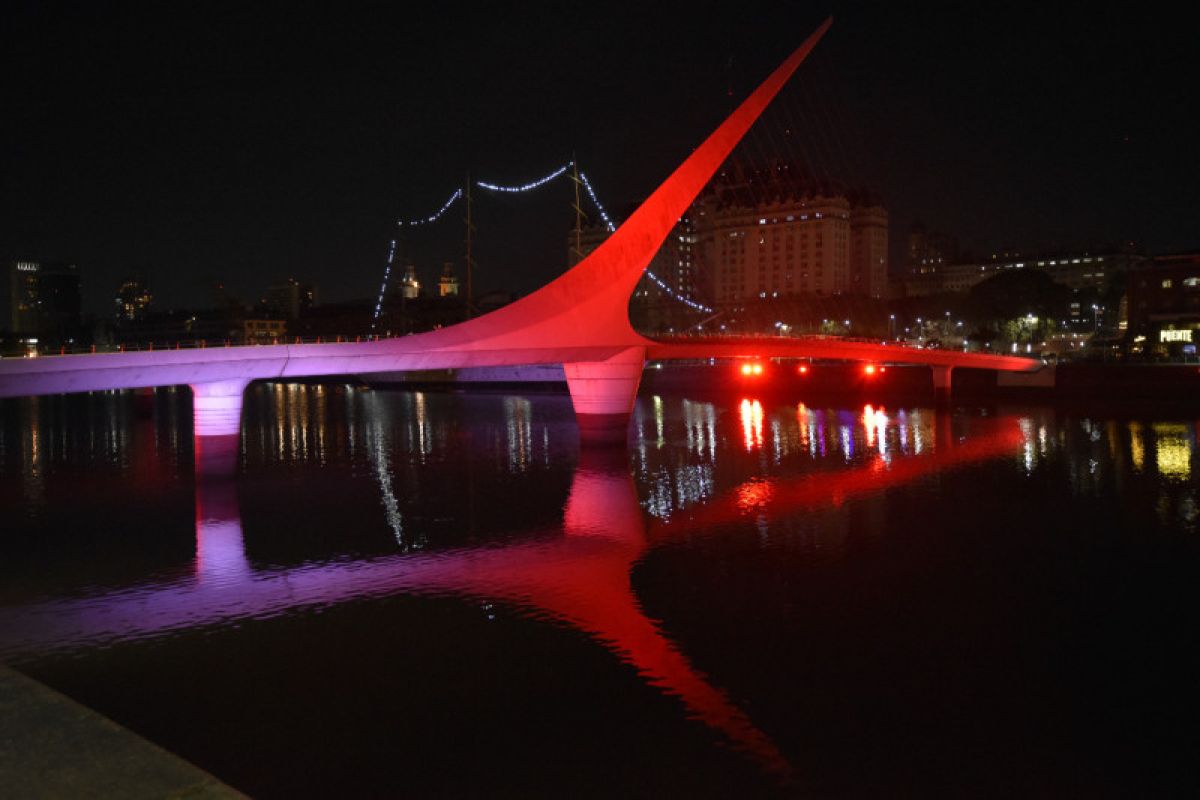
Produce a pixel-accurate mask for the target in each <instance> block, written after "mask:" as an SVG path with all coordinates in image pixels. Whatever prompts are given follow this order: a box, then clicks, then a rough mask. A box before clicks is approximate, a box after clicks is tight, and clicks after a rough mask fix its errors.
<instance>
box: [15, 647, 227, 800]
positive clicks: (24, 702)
mask: <svg viewBox="0 0 1200 800" xmlns="http://www.w3.org/2000/svg"><path fill="white" fill-rule="evenodd" d="M0 796H3V797H14V798H15V797H20V798H87V797H103V798H126V797H128V798H150V797H162V798H222V799H224V798H241V797H244V795H242V794H241V793H240V792H237V791H235V790H234V789H231V788H229V787H228V786H226V785H225V784H223V783H221V782H220V781H218V780H217V779H216V778H214V777H213V776H211V775H209V774H208V773H207V772H204V771H203V770H201V769H200V768H198V767H196V766H193V765H192V764H189V763H188V762H186V761H184V760H183V759H181V758H179V757H178V756H175V755H172V754H171V753H168V752H167V751H166V750H163V749H162V748H161V747H159V746H157V745H155V744H152V743H151V742H148V741H146V740H145V739H143V738H142V737H140V736H138V735H137V734H135V733H132V732H130V731H128V730H126V729H125V728H122V727H121V726H120V725H118V724H117V723H115V722H113V721H112V720H110V719H107V718H106V717H103V716H101V715H99V714H97V713H96V712H94V711H92V710H90V709H88V708H85V707H84V706H81V705H80V704H78V703H76V702H75V701H74V700H71V699H70V698H68V697H64V696H63V695H61V694H59V693H58V692H56V691H54V690H53V689H50V688H48V687H46V686H43V685H42V684H40V683H38V682H37V681H35V680H33V679H31V678H28V677H26V676H24V675H22V674H20V673H19V672H16V671H14V670H12V669H9V668H8V667H4V666H0Z"/></svg>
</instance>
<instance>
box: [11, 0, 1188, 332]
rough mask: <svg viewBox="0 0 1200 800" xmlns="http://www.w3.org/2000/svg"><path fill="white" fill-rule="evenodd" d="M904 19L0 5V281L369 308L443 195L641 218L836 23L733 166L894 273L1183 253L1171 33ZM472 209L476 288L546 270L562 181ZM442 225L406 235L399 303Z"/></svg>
mask: <svg viewBox="0 0 1200 800" xmlns="http://www.w3.org/2000/svg"><path fill="white" fill-rule="evenodd" d="M251 5H253V6H254V7H253V8H250V7H248V6H251ZM649 5H654V6H655V8H653V9H649V8H646V7H645V6H649ZM905 5H907V4H888V5H886V6H879V7H876V5H875V4H860V5H848V4H833V6H832V7H831V6H830V5H829V4H810V3H802V2H801V3H783V2H775V3H755V2H740V3H723V4H719V5H707V4H700V3H695V4H687V5H674V4H665V3H664V4H648V3H647V4H638V5H631V4H617V3H599V2H597V3H590V4H579V5H575V4H544V5H541V4H531V5H523V6H521V7H520V8H519V9H518V10H513V9H511V8H509V7H507V6H506V5H504V4H493V5H492V7H491V8H490V9H489V10H487V11H483V12H475V11H467V8H466V6H465V5H458V4H453V3H446V4H437V3H430V4H427V5H425V6H418V7H410V4H407V3H388V4H379V5H357V4H355V5H349V4H337V6H336V7H334V6H333V5H332V4H331V5H330V6H329V7H327V8H326V9H325V10H321V11H311V10H305V9H302V8H299V7H298V6H296V5H292V4H288V5H277V6H274V5H267V4H261V5H260V4H228V5H227V4H223V3H210V2H205V3H183V2H176V3H163V4H154V5H139V4H133V3H121V4H113V5H111V6H110V5H107V4H83V3H77V4H52V3H20V2H13V3H7V4H5V10H4V11H3V12H0V14H2V15H3V16H2V17H0V29H3V30H4V32H5V35H4V37H3V39H4V41H3V47H2V48H0V50H2V51H3V55H0V58H2V59H3V71H2V73H0V74H2V75H3V78H2V79H0V80H2V83H0V87H2V88H0V91H2V94H0V108H2V109H3V112H4V113H3V124H2V125H0V144H2V151H0V220H2V221H0V258H2V259H4V260H10V259H42V260H51V261H52V260H71V261H75V262H76V263H78V264H79V266H80V269H81V271H82V274H83V276H84V277H83V281H84V299H85V307H86V308H87V310H90V311H93V312H96V313H108V310H109V306H110V304H111V298H112V297H113V294H114V292H115V289H116V287H117V285H118V283H119V282H120V280H121V279H122V278H123V277H125V276H126V275H127V274H130V273H132V272H142V273H143V274H148V275H149V277H150V280H151V285H152V289H153V290H154V292H155V295H156V306H157V307H159V308H169V307H179V306H207V305H210V304H211V303H212V298H213V295H212V292H211V290H210V287H211V286H212V285H213V284H215V283H217V282H224V283H225V284H226V286H227V287H228V288H229V290H231V291H232V292H233V294H234V295H236V296H237V297H239V298H240V299H242V300H243V301H246V302H250V301H253V300H255V299H257V298H258V297H259V296H261V294H262V291H263V289H264V288H265V287H266V285H267V284H269V283H271V282H275V281H279V280H281V279H283V278H286V277H288V276H289V275H292V276H295V277H296V278H298V279H301V280H304V281H312V282H315V283H316V284H317V285H318V286H319V288H320V293H321V298H322V300H325V301H337V300H345V299H351V298H366V297H370V296H373V295H374V293H375V291H376V290H377V289H378V285H379V281H380V278H381V276H382V272H383V266H384V261H385V258H386V254H387V245H388V240H389V239H390V238H391V237H392V235H393V234H394V232H395V231H396V226H395V220H396V219H398V218H414V217H419V216H425V215H427V214H429V213H431V212H432V211H434V210H435V209H436V208H437V207H438V206H440V205H441V203H442V202H443V201H444V200H445V199H446V198H447V197H448V196H449V195H450V193H451V192H452V191H453V189H454V188H455V187H456V186H457V185H460V184H461V182H462V180H463V178H464V176H465V175H466V174H467V173H468V172H469V173H470V174H471V175H472V177H477V178H480V179H483V180H490V181H494V182H497V183H523V182H526V181H528V180H532V179H534V178H537V177H540V176H541V175H543V174H545V173H547V172H549V171H550V170H552V169H553V168H555V167H557V166H558V165H560V164H562V163H563V162H565V161H566V160H567V159H569V158H570V157H571V155H572V153H574V154H576V155H577V157H578V160H579V162H580V164H581V166H582V168H583V169H584V170H585V171H586V172H587V173H588V175H589V177H590V178H591V180H592V182H593V184H594V185H595V187H596V189H597V191H598V192H599V194H600V196H601V199H602V200H603V201H604V202H605V203H606V204H607V205H608V206H609V207H610V210H612V211H617V210H619V209H621V208H623V207H625V206H627V204H628V203H630V202H631V201H636V200H637V199H639V198H641V197H643V196H644V195H645V194H646V193H648V192H649V191H651V190H652V189H653V188H654V187H655V186H656V185H657V184H658V182H660V181H661V180H662V179H663V178H664V177H665V176H666V175H667V174H668V173H669V171H670V170H671V169H672V168H673V167H674V166H676V165H677V164H678V162H680V161H681V160H682V159H683V158H684V157H685V156H686V155H687V153H688V152H689V151H690V150H691V148H692V147H694V146H695V145H696V144H698V143H699V142H700V141H701V140H702V139H703V137H704V136H706V135H707V134H708V133H709V132H710V131H711V129H712V128H713V127H714V126H715V125H717V124H718V123H719V122H720V121H721V119H723V117H724V115H725V114H726V113H727V112H728V111H729V110H731V108H732V107H733V104H734V102H735V101H736V100H740V99H742V98H743V97H744V96H745V94H746V93H747V92H748V91H750V90H751V89H752V88H753V86H754V85H755V84H757V82H758V81H759V80H761V79H762V78H763V77H765V76H766V74H767V73H768V72H769V71H770V70H771V69H772V68H773V67H774V66H775V65H776V64H777V63H778V62H779V61H781V60H782V59H783V58H784V57H785V56H786V55H787V54H788V53H789V52H790V51H791V50H792V49H793V48H794V47H796V46H797V45H798V44H799V43H800V42H801V41H802V40H803V39H804V38H805V37H806V36H807V35H808V33H809V32H811V30H812V29H813V28H815V27H816V26H817V25H818V24H819V23H820V22H821V20H822V19H823V18H824V17H825V16H826V15H827V14H829V13H830V12H832V13H833V14H834V24H833V28H832V29H831V30H830V33H829V34H828V36H827V37H826V38H825V40H824V41H823V42H822V43H821V44H820V45H819V46H818V48H817V50H816V52H815V53H814V55H813V57H812V58H811V59H810V60H809V62H808V63H806V64H805V65H804V66H802V67H801V69H800V71H799V72H798V73H797V75H796V77H795V78H794V79H793V82H792V84H790V85H789V87H788V88H787V90H785V92H784V94H783V95H781V97H780V99H779V100H778V101H777V107H776V108H774V109H772V111H771V113H770V114H768V116H767V117H765V118H764V121H763V122H762V123H761V124H760V126H758V128H757V129H756V130H755V131H754V132H753V133H752V135H751V137H750V138H749V141H748V142H747V143H746V145H745V146H744V147H743V148H742V155H743V156H745V157H749V158H764V157H765V158H772V157H791V158H796V159H799V160H800V161H802V162H803V163H805V164H806V165H807V167H808V168H809V169H810V170H811V171H812V172H814V173H815V174H816V175H817V176H818V177H827V178H830V179H833V180H839V181H843V182H847V183H850V184H854V185H865V186H868V187H871V188H873V189H875V190H876V191H877V192H879V194H881V195H882V197H883V198H884V200H885V202H886V204H887V205H888V207H889V209H890V211H891V219H892V239H893V248H892V251H893V256H894V258H895V257H898V256H899V254H900V248H901V246H902V241H903V235H904V233H905V231H906V230H907V227H908V225H909V223H910V222H911V221H912V220H913V219H917V218H919V219H921V220H922V221H923V222H925V224H926V225H927V226H929V227H931V228H935V229H940V230H944V231H946V232H948V233H951V234H953V235H955V236H957V237H958V238H959V240H960V242H961V243H962V245H963V246H965V247H968V248H970V249H972V250H973V251H975V252H976V253H977V254H982V253H988V252H991V251H992V250H996V249H1001V248H1006V247H1015V248H1020V249H1022V250H1024V251H1029V250H1034V249H1038V248H1052V247H1084V246H1092V247H1094V246H1097V245H1103V244H1106V243H1114V242H1122V241H1126V242H1128V241H1133V242H1135V243H1136V244H1137V245H1138V246H1141V247H1144V248H1145V249H1146V250H1148V251H1150V252H1160V251H1179V250H1186V249H1190V248H1197V247H1200V235H1198V231H1197V221H1198V220H1200V155H1198V153H1200V148H1198V147H1197V146H1196V144H1195V138H1196V133H1195V123H1194V119H1195V118H1197V117H1198V116H1200V114H1197V111H1198V109H1197V101H1196V99H1195V97H1196V89H1195V79H1196V76H1197V74H1198V73H1200V70H1197V66H1196V65H1197V53H1196V51H1197V48H1196V34H1195V27H1194V26H1193V24H1192V20H1191V19H1190V18H1189V19H1183V18H1177V17H1173V16H1172V14H1171V12H1169V11H1167V10H1166V8H1165V7H1163V8H1155V7H1153V6H1150V5H1147V4H1127V3H1122V4H1115V5H1111V6H1106V5H1102V4H1081V5H1079V6H1078V7H1077V8H1078V9H1079V10H1078V11H1076V12H1068V11H1064V10H1058V9H1055V10H1047V9H1046V8H1045V7H1044V6H1048V5H1050V4H1038V5H1027V6H1022V5H1020V4H1011V3H1010V4H1002V5H1001V4H997V5H996V6H995V7H989V8H988V9H981V8H980V7H978V6H979V4H971V3H963V4H958V5H957V6H949V7H946V8H940V9H935V8H933V7H926V8H925V9H924V10H918V11H913V10H912V9H910V8H904V7H903V6H905ZM244 6H247V7H244ZM1084 9H1086V11H1087V14H1086V16H1085V15H1084V14H1083V10H1084ZM731 92H732V94H731ZM789 131H790V133H789ZM478 195H479V196H478V198H477V203H476V204H475V212H476V215H477V217H478V228H479V232H478V240H477V250H478V262H479V267H478V271H477V273H476V287H477V291H479V290H486V289H490V288H505V289H512V290H516V291H520V292H527V291H529V290H531V289H533V288H536V286H538V285H540V284H541V283H544V282H545V281H547V280H548V279H550V278H551V277H553V276H554V275H556V274H558V272H560V271H561V270H562V268H563V266H564V263H565V250H566V234H567V231H568V230H569V229H570V228H571V226H572V225H573V223H574V216H573V213H572V212H571V211H570V209H569V202H570V199H571V191H570V186H569V184H568V183H567V182H565V181H561V180H560V181H558V182H555V183H554V184H552V185H551V186H548V187H546V188H543V189H541V190H539V191H538V192H536V193H531V194H527V195H520V196H496V195H484V194H483V193H482V192H480V193H478ZM461 217H462V209H461V207H459V208H457V209H455V210H453V211H451V212H450V213H449V214H448V215H447V216H446V218H445V219H444V220H442V221H441V222H440V223H439V224H438V225H436V226H432V227H430V228H428V229H422V230H420V231H415V232H413V233H412V234H410V236H409V241H408V247H409V253H410V254H411V257H412V259H413V260H414V262H415V263H416V264H417V266H418V270H419V273H420V277H421V278H422V280H423V281H426V282H430V281H432V280H433V278H434V276H435V275H436V274H437V272H439V271H440V265H441V262H442V261H444V260H453V259H460V258H461V250H462V245H461V241H460V240H461V230H462V222H461ZM900 266H901V265H900V264H896V263H894V264H893V271H894V272H895V271H896V270H897V268H898V267H900Z"/></svg>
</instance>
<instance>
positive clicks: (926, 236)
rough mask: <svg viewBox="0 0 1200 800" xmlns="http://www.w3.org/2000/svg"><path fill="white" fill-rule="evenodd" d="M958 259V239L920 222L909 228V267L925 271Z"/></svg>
mask: <svg viewBox="0 0 1200 800" xmlns="http://www.w3.org/2000/svg"><path fill="white" fill-rule="evenodd" d="M956 261H958V240H956V239H955V238H954V237H953V236H949V235H947V234H944V233H940V232H938V231H930V230H927V229H926V228H925V226H924V225H923V224H922V223H920V222H914V223H913V224H912V225H911V226H910V227H909V229H908V264H907V266H908V269H909V270H910V271H911V272H916V273H918V274H919V273H923V272H926V271H929V269H928V268H936V267H938V266H940V265H944V264H953V263H955V262H956Z"/></svg>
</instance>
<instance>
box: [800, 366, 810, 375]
mask: <svg viewBox="0 0 1200 800" xmlns="http://www.w3.org/2000/svg"><path fill="white" fill-rule="evenodd" d="M799 371H800V374H801V375H806V374H808V367H806V366H804V365H803V364H801V365H800V370H799Z"/></svg>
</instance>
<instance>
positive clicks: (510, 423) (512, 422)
mask: <svg viewBox="0 0 1200 800" xmlns="http://www.w3.org/2000/svg"><path fill="white" fill-rule="evenodd" d="M532 422H533V405H532V404H531V403H530V402H529V400H528V399H526V398H524V397H505V398H504V424H505V428H506V429H507V433H508V469H509V471H510V472H524V471H526V470H527V469H528V468H529V464H530V461H531V460H532V457H533V431H532Z"/></svg>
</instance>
